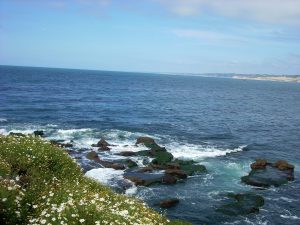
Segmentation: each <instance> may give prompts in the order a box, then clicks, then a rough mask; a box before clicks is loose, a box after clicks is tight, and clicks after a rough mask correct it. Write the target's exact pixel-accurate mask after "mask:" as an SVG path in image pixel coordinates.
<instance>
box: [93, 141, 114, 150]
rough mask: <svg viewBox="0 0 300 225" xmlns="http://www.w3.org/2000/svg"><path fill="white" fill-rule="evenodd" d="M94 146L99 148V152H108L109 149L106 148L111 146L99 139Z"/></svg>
mask: <svg viewBox="0 0 300 225" xmlns="http://www.w3.org/2000/svg"><path fill="white" fill-rule="evenodd" d="M96 146H97V147H99V150H101V151H109V150H110V148H109V147H108V146H111V145H110V144H109V143H108V142H107V141H105V140H104V139H101V140H100V141H98V143H97V145H96Z"/></svg>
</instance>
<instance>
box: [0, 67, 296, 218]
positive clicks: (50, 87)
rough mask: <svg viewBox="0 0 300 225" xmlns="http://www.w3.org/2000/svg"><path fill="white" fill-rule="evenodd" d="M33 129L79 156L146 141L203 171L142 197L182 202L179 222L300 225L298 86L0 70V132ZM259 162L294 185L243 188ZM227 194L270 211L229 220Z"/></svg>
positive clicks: (172, 213) (142, 192) (176, 214)
mask: <svg viewBox="0 0 300 225" xmlns="http://www.w3.org/2000/svg"><path fill="white" fill-rule="evenodd" d="M36 129H43V130H45V132H46V135H47V136H48V138H52V139H64V140H67V141H70V140H73V141H74V143H75V146H77V147H78V148H88V147H89V146H90V145H91V144H92V143H96V141H97V140H99V139H100V138H101V137H103V138H105V139H106V140H108V141H109V142H112V143H117V144H118V145H119V149H116V150H115V151H118V150H124V149H126V150H128V148H131V146H132V145H133V144H134V142H135V139H136V137H138V136H140V135H149V136H152V137H154V138H155V139H156V140H157V142H158V143H159V144H160V145H163V146H166V148H167V149H168V150H169V151H170V152H172V154H174V156H175V157H178V158H185V159H193V160H195V161H197V162H200V163H201V164H204V165H205V166H206V167H207V169H208V173H207V174H205V175H198V176H194V177H190V178H188V179H187V180H186V181H185V182H182V183H179V184H176V185H173V186H165V185H155V186H152V187H139V188H137V190H135V192H134V195H136V196H137V197H139V198H142V199H143V200H145V201H146V202H147V203H148V204H149V206H151V207H154V208H155V209H157V210H159V209H158V208H157V206H156V205H155V203H156V202H157V199H158V198H159V197H162V196H164V197H178V198H179V199H180V204H179V205H178V206H176V207H174V208H170V209H169V210H167V211H166V213H167V215H168V216H169V217H170V218H172V219H175V218H176V219H182V220H187V221H190V222H192V223H193V224H300V206H299V205H300V204H299V203H300V191H299V190H300V181H299V177H300V176H299V175H300V84H298V83H284V82H272V81H254V80H247V81H246V80H237V79H230V78H213V77H200V76H181V75H161V74H146V73H125V72H108V71H89V70H71V69H50V68H30V67H10V66H0V133H3V134H7V133H9V132H11V131H14V132H23V133H31V132H33V131H34V130H36ZM128 146H129V147H128ZM132 148H133V147H132ZM107 157H108V158H110V157H111V158H112V157H113V156H111V155H107ZM258 157H264V158H266V159H268V160H270V161H272V160H278V159H285V160H287V161H289V162H290V163H292V164H294V165H295V181H293V182H290V183H289V184H287V185H283V186H281V187H278V188H270V189H267V190H261V189H254V188H252V187H250V186H247V185H245V184H242V183H241V182H240V177H241V176H244V175H246V174H247V173H248V172H249V171H250V167H249V165H250V163H251V162H253V161H254V159H255V158H258ZM228 191H229V192H245V191H255V192H257V193H259V194H261V195H262V196H263V197H264V198H265V205H264V206H263V207H262V209H261V210H260V213H259V214H252V215H249V216H239V217H231V216H224V215H222V214H220V213H218V212H216V208H217V207H218V206H219V205H220V201H221V200H222V197H221V196H222V195H220V194H221V193H224V192H228Z"/></svg>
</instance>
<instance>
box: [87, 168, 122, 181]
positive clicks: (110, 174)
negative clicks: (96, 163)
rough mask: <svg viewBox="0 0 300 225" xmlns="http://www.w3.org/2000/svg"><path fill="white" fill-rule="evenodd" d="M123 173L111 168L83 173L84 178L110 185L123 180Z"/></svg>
mask: <svg viewBox="0 0 300 225" xmlns="http://www.w3.org/2000/svg"><path fill="white" fill-rule="evenodd" d="M123 174H124V171H122V170H115V169H112V168H98V169H92V170H89V171H87V172H86V173H85V176H87V177H90V178H92V179H95V180H97V181H99V182H100V183H102V184H106V185H110V184H112V182H115V181H116V180H123V179H124V178H123Z"/></svg>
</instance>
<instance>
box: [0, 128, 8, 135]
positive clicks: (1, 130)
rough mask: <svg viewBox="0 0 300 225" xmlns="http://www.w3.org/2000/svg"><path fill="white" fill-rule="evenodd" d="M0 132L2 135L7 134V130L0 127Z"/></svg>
mask: <svg viewBox="0 0 300 225" xmlns="http://www.w3.org/2000/svg"><path fill="white" fill-rule="evenodd" d="M0 134H2V135H7V134H8V132H7V131H6V130H5V129H0Z"/></svg>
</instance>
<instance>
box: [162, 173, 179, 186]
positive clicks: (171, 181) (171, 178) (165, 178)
mask: <svg viewBox="0 0 300 225" xmlns="http://www.w3.org/2000/svg"><path fill="white" fill-rule="evenodd" d="M161 182H162V183H163V184H176V182H177V179H176V178H175V177H174V176H172V175H170V174H166V175H165V176H163V178H162V181H161Z"/></svg>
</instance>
